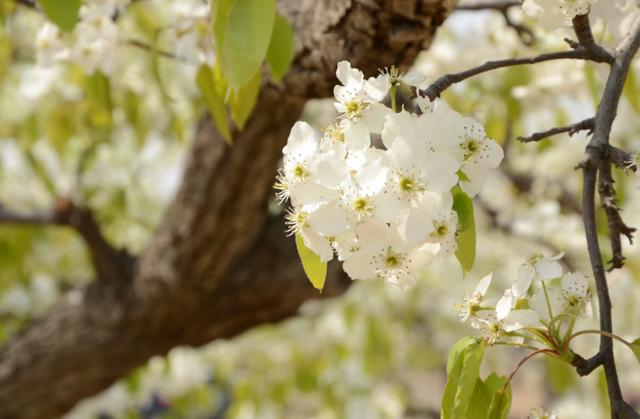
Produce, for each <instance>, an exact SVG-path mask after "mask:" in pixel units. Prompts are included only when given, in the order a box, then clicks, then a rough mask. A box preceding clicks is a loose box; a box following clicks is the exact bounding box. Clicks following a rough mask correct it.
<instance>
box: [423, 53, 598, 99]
mask: <svg viewBox="0 0 640 419" xmlns="http://www.w3.org/2000/svg"><path fill="white" fill-rule="evenodd" d="M590 58H591V57H590V56H589V54H588V53H587V50H586V49H585V48H576V49H573V50H570V51H559V52H551V53H548V54H540V55H536V56H534V57H524V58H508V59H505V60H496V61H487V62H486V63H484V64H482V65H479V66H477V67H474V68H471V69H469V70H466V71H461V72H459V73H452V74H447V75H444V76H442V77H440V78H439V79H438V80H436V81H435V82H433V83H432V84H431V85H430V86H429V87H427V88H426V89H425V90H421V91H420V94H421V95H422V96H423V97H424V96H426V97H428V98H429V99H431V100H435V99H436V98H437V97H438V96H440V94H441V93H442V92H443V91H444V90H446V89H447V88H449V87H450V86H451V85H452V84H455V83H460V82H461V81H463V80H466V79H468V78H471V77H473V76H477V75H478V74H482V73H486V72H487V71H491V70H496V69H498V68H505V67H513V66H517V65H527V64H536V63H541V62H545V61H554V60H587V59H590Z"/></svg>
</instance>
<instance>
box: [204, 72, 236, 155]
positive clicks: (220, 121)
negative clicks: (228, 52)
mask: <svg viewBox="0 0 640 419" xmlns="http://www.w3.org/2000/svg"><path fill="white" fill-rule="evenodd" d="M196 83H197V85H198V88H199V89H200V93H202V97H203V98H204V100H205V102H206V103H207V108H208V109H209V113H210V114H211V116H212V118H213V120H214V122H215V123H216V127H217V128H218V131H219V132H220V134H221V135H222V137H223V138H224V139H225V140H226V141H227V142H228V143H229V144H231V143H232V140H231V128H230V127H229V120H228V118H227V109H226V108H225V106H224V98H223V97H222V96H220V95H219V93H218V91H217V90H216V88H215V84H214V80H213V72H212V70H211V67H209V66H208V65H206V64H202V65H200V68H198V73H197V75H196Z"/></svg>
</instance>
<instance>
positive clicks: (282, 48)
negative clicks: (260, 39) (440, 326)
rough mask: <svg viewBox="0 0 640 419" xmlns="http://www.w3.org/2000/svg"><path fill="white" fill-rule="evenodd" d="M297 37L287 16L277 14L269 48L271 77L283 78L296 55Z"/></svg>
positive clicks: (268, 61)
mask: <svg viewBox="0 0 640 419" xmlns="http://www.w3.org/2000/svg"><path fill="white" fill-rule="evenodd" d="M294 41H295V38H294V33H293V29H292V28H291V25H290V24H289V22H288V21H287V19H286V18H284V17H282V16H281V15H279V14H277V15H276V20H275V22H274V23H273V33H272V34H271V41H270V43H269V49H268V50H267V64H269V70H270V71H271V77H272V78H273V79H274V80H275V81H280V80H282V77H284V75H285V73H286V72H287V70H288V69H289V66H291V63H292V62H293V58H294V57H295V43H294Z"/></svg>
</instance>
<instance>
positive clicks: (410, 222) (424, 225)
mask: <svg viewBox="0 0 640 419" xmlns="http://www.w3.org/2000/svg"><path fill="white" fill-rule="evenodd" d="M432 231H433V219H432V218H431V217H430V216H429V214H427V213H425V212H424V211H422V209H421V208H416V207H410V208H409V210H408V211H406V212H405V213H403V214H402V215H401V216H400V218H399V222H398V233H399V234H400V237H401V238H402V240H404V241H405V242H406V243H407V244H408V245H414V244H418V243H420V242H422V243H424V241H425V239H426V238H427V237H428V236H429V234H431V232H432Z"/></svg>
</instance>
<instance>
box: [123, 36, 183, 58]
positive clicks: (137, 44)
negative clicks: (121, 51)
mask: <svg viewBox="0 0 640 419" xmlns="http://www.w3.org/2000/svg"><path fill="white" fill-rule="evenodd" d="M126 43H127V45H131V46H132V47H136V48H140V49H143V50H145V51H149V52H153V51H154V48H153V47H152V46H151V45H149V44H145V43H144V42H142V41H139V40H137V39H127V40H126ZM155 52H156V53H157V54H158V55H161V56H163V57H165V58H171V59H173V60H178V61H185V59H184V58H182V57H179V56H177V55H176V54H174V53H172V52H169V51H164V50H161V49H155Z"/></svg>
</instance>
